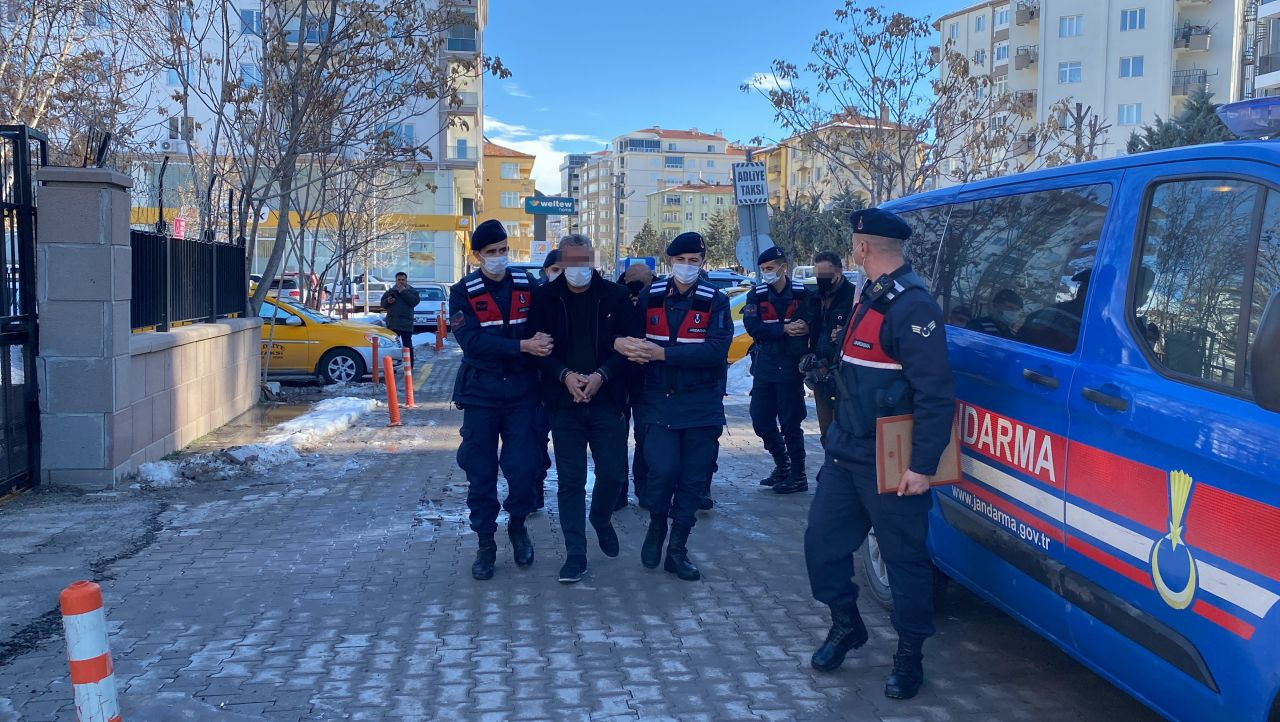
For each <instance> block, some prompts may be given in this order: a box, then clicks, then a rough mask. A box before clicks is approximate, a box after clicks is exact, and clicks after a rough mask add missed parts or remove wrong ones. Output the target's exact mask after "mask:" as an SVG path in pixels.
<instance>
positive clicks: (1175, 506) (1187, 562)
mask: <svg viewBox="0 0 1280 722" xmlns="http://www.w3.org/2000/svg"><path fill="white" fill-rule="evenodd" d="M1194 485H1195V480H1193V479H1192V478H1191V475H1190V474H1188V473H1186V472H1185V471H1171V472H1169V533H1168V534H1165V535H1164V536H1162V537H1160V538H1159V539H1156V542H1155V544H1152V545H1151V581H1152V582H1153V583H1154V584H1155V587H1156V592H1158V593H1159V594H1160V598H1161V599H1163V600H1164V602H1165V604H1168V605H1169V606H1171V607H1173V608H1174V609H1186V608H1187V607H1189V606H1191V599H1192V598H1193V597H1194V596H1195V595H1196V560H1195V558H1194V557H1192V556H1191V548H1190V547H1188V546H1187V543H1186V542H1185V541H1183V539H1182V536H1183V530H1184V526H1183V522H1184V520H1185V519H1186V517H1187V508H1188V507H1190V506H1191V503H1190V502H1191V491H1192V487H1193V486H1194ZM1162 549H1163V550H1164V560H1163V563H1162V562H1161V559H1160V553H1161V550H1162ZM1170 584H1172V585H1174V586H1181V587H1182V588H1181V589H1176V590H1175V589H1173V588H1171V587H1170Z"/></svg>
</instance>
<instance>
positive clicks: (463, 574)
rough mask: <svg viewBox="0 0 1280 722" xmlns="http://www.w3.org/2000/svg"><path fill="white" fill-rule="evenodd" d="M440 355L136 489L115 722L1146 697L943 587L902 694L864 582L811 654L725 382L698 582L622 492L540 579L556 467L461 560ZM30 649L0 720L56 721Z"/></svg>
mask: <svg viewBox="0 0 1280 722" xmlns="http://www.w3.org/2000/svg"><path fill="white" fill-rule="evenodd" d="M456 366H457V357H456V352H455V353H446V354H444V355H443V356H441V357H437V358H435V359H434V361H433V366H432V368H431V370H430V372H429V375H427V377H426V380H425V382H424V383H422V385H421V386H420V387H419V388H420V390H419V392H418V400H419V403H420V408H419V409H416V410H412V411H408V412H406V415H405V421H406V424H407V426H405V427H403V428H399V429H387V428H385V426H384V424H385V417H384V416H381V415H379V414H377V413H375V414H371V415H369V416H367V417H365V418H364V419H363V421H362V423H361V424H360V425H359V426H358V427H357V428H355V429H352V430H351V431H350V432H348V433H347V434H345V435H344V436H343V437H341V438H339V439H335V440H333V442H332V443H331V445H330V446H328V447H326V448H325V449H324V450H323V451H322V452H320V453H314V454H308V455H305V456H304V457H303V459H302V460H301V461H299V462H296V463H293V464H289V465H287V466H283V467H278V468H276V469H274V470H273V471H272V472H271V473H270V474H268V475H264V476H245V477H239V478H236V479H232V480H230V481H226V482H213V483H208V484H201V485H198V486H192V487H187V488H183V489H176V490H169V491H165V492H152V493H149V494H148V495H146V496H145V497H144V500H145V501H147V505H144V506H145V508H159V507H157V506H156V505H161V506H162V508H163V511H162V512H160V513H159V515H158V516H157V517H156V518H155V520H154V526H155V527H156V528H153V529H152V530H151V532H150V533H149V534H148V535H147V537H146V542H145V545H143V546H141V547H140V548H136V549H133V550H131V552H130V554H128V555H122V557H121V558H120V559H118V560H116V561H113V562H111V563H109V564H108V565H107V567H106V568H103V569H99V570H97V572H99V573H100V574H101V578H102V584H103V589H104V593H105V595H106V600H107V606H108V611H107V614H108V619H109V623H110V631H111V646H112V652H113V655H114V658H115V663H116V679H117V682H118V684H119V686H120V689H121V690H122V702H123V703H124V705H125V710H126V712H132V714H131V715H126V719H130V720H138V719H213V720H217V719H229V720H239V719H270V720H329V719H333V720H338V719H373V720H377V719H405V720H419V719H468V720H470V719H493V720H508V719H511V720H516V719H583V720H585V719H664V718H669V719H679V720H722V719H723V720H730V719H732V720H738V719H742V720H752V719H779V720H792V719H849V720H890V719H892V720H914V719H919V720H993V719H998V720H1034V721H1035V722H1047V721H1050V720H1117V719H1122V720H1134V719H1138V720H1141V719H1152V718H1153V716H1152V715H1151V713H1150V712H1148V711H1147V710H1146V709H1145V708H1143V707H1142V706H1141V705H1139V704H1138V703H1137V702H1135V701H1133V700H1132V699H1130V698H1129V697H1127V696H1126V695H1125V694H1123V693H1122V692H1120V691H1118V690H1117V689H1115V688H1114V687H1112V686H1111V685H1109V684H1108V683H1106V682H1105V681H1103V680H1101V679H1100V678H1098V677H1096V676H1095V675H1093V674H1092V673H1091V672H1089V671H1088V670H1086V669H1085V668H1083V667H1082V666H1080V665H1079V664H1077V663H1075V662H1074V661H1072V660H1071V659H1069V658H1068V657H1067V656H1066V655H1065V654H1063V653H1061V652H1059V651H1058V650H1057V649H1056V648H1054V647H1053V646H1052V645H1050V644H1048V643H1046V642H1044V641H1042V640H1041V639H1040V638H1039V637H1037V636H1035V635H1034V634H1033V633H1031V632H1029V631H1027V630H1026V629H1025V628H1023V627H1021V626H1020V625H1018V624H1017V623H1016V622H1013V621H1012V620H1010V619H1009V618H1008V617H1006V616H1005V615H1003V614H1002V613H1000V612H999V611H997V610H995V609H993V608H992V607H990V606H988V605H987V604H985V603H983V602H981V601H980V600H978V599H977V598H976V597H974V596H973V595H971V594H969V593H968V592H966V591H965V590H963V589H957V588H953V589H952V591H951V592H950V594H949V597H948V604H947V607H946V610H945V613H944V614H942V615H941V618H940V619H939V624H938V627H939V634H938V636H937V637H936V638H934V639H933V640H931V641H930V642H929V644H928V645H927V646H926V651H927V658H926V669H927V673H928V683H927V684H926V687H925V689H924V691H923V692H922V694H921V695H920V697H919V698H917V699H916V700H913V701H910V702H905V703H901V702H892V701H890V700H887V699H885V698H884V696H883V694H882V693H881V689H882V687H883V684H884V678H885V676H886V675H887V674H888V671H889V667H890V664H891V660H890V655H891V654H892V652H893V633H892V629H891V627H890V626H889V621H888V615H887V614H886V613H884V612H883V611H882V610H880V609H879V608H877V607H875V606H874V605H873V603H871V602H870V601H869V600H864V602H863V612H864V614H865V615H866V616H867V618H868V622H869V624H870V626H871V634H872V637H871V642H870V643H869V644H868V645H867V646H866V647H864V648H863V650H861V651H860V652H858V653H855V654H853V655H851V656H850V658H849V660H848V661H847V662H846V664H845V666H844V668H843V669H841V670H840V671H838V672H836V673H833V674H825V675H824V674H819V673H816V672H814V671H813V670H811V669H810V668H809V664H808V658H809V655H810V653H811V652H812V651H813V649H814V647H815V645H817V644H818V643H820V642H821V639H822V636H823V635H824V634H825V631H826V624H827V618H826V615H825V613H824V610H823V609H822V608H821V607H820V606H819V605H817V604H816V603H815V602H813V601H812V599H811V598H810V596H809V591H808V583H807V581H806V578H805V571H804V563H803V551H802V548H801V540H802V533H803V529H804V521H805V514H806V510H807V508H808V504H809V502H810V500H811V499H812V490H811V491H810V493H809V494H797V495H792V496H787V497H778V496H777V495H774V494H772V493H770V492H768V491H767V490H764V489H761V488H760V487H759V486H758V485H757V484H756V479H758V478H759V477H760V476H762V475H763V473H765V472H766V471H767V468H766V466H767V465H766V456H765V454H764V453H763V452H761V451H760V450H759V449H758V443H757V442H756V440H755V438H754V436H753V435H752V434H751V430H750V424H749V421H748V420H747V418H746V406H745V404H744V403H742V402H741V400H739V401H737V402H735V403H733V404H731V405H730V415H731V424H730V427H729V430H728V432H727V434H726V435H725V437H724V438H723V451H722V454H721V462H720V467H721V468H720V473H719V475H718V476H717V479H716V483H715V486H714V490H713V494H714V497H715V499H716V501H717V506H716V508H715V509H714V510H713V511H711V512H708V513H705V514H702V515H701V517H700V521H699V524H698V526H697V527H696V528H695V529H694V532H693V536H692V538H691V540H690V549H691V555H692V557H693V558H694V560H695V562H696V563H697V564H698V565H699V567H700V568H701V569H702V572H703V575H704V578H703V580H702V581H701V582H695V583H689V582H682V581H679V580H677V579H676V578H675V577H674V576H672V575H669V574H665V573H664V572H662V571H661V570H660V569H659V570H654V571H650V570H647V569H644V568H643V567H642V566H641V565H640V562H639V544H640V540H641V539H642V537H643V535H644V529H645V515H644V514H643V513H642V512H641V511H640V510H639V509H637V508H636V507H635V506H631V507H628V508H627V509H626V510H624V511H622V512H620V513H618V514H617V515H616V517H615V524H616V526H617V528H618V531H619V535H620V536H621V538H622V545H623V554H622V556H621V557H619V558H617V559H607V558H605V557H604V556H603V555H602V554H600V553H599V552H598V550H597V549H596V548H595V546H594V543H595V542H594V538H593V537H590V536H589V544H591V556H590V564H591V568H590V572H589V576H588V577H587V579H586V580H584V581H583V582H582V583H579V584H576V585H561V584H559V583H558V582H557V581H556V572H557V571H558V569H559V566H560V564H561V563H562V562H563V560H564V549H563V540H562V538H561V536H560V531H559V524H558V520H557V518H556V508H555V501H554V499H555V496H554V480H551V481H549V484H548V495H547V499H548V509H547V510H546V511H544V512H542V513H540V514H537V515H535V516H534V517H531V519H530V524H531V533H532V535H533V540H534V543H535V545H536V548H537V561H536V563H535V564H534V565H533V566H532V567H531V568H529V569H518V568H516V566H515V564H514V563H513V562H512V561H511V554H510V547H509V545H508V544H507V542H506V538H505V535H504V534H501V533H500V534H499V536H498V539H499V567H498V572H497V575H496V576H495V578H494V579H493V580H492V581H489V582H476V581H474V580H472V579H471V576H470V571H469V570H470V564H471V559H472V555H473V551H474V548H475V541H474V536H473V535H471V534H470V533H469V532H468V530H467V528H466V509H465V503H464V499H465V492H466V483H465V478H464V477H463V475H462V474H461V472H460V471H459V470H458V469H457V467H456V464H455V463H454V452H455V450H456V448H457V444H458V424H459V423H460V421H461V413H460V412H458V411H456V410H453V409H450V408H449V407H448V405H447V403H446V401H447V398H448V394H449V391H450V389H451V387H452V383H453V376H454V371H455V370H456ZM810 425H811V426H813V424H812V419H811V420H810ZM809 431H810V432H811V433H810V434H809V438H810V440H811V444H812V446H813V452H812V455H811V458H810V469H811V471H816V469H817V460H818V458H819V454H818V453H817V441H816V439H817V434H816V427H814V428H810V429H809ZM67 503H69V504H74V503H77V502H76V500H74V499H71V500H68V501H67ZM141 508H142V506H140V509H141ZM142 521H143V520H139V523H141V522H142ZM31 554H32V557H33V559H38V558H39V554H40V550H39V549H36V550H32V552H31ZM18 563H22V560H20V559H19V560H18ZM4 594H5V593H4V591H3V590H0V604H3V602H4V600H5V598H6V597H5V596H4ZM53 601H54V600H49V606H51V605H52V604H53ZM0 609H3V607H0ZM6 613H7V612H4V611H0V615H3V614H6ZM24 621H25V620H24ZM32 647H33V648H32V649H31V650H30V651H27V652H25V653H23V654H20V655H17V656H16V657H15V658H13V659H11V660H9V663H8V664H7V665H5V666H3V667H0V720H6V719H24V720H54V719H57V720H72V719H74V710H73V708H72V704H71V699H72V696H71V689H70V686H69V684H68V682H67V674H66V662H65V658H64V656H63V649H62V642H61V639H60V638H59V637H58V636H57V635H51V636H46V637H45V638H44V639H43V640H42V641H39V643H37V644H34V645H32Z"/></svg>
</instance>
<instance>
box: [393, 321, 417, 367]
mask: <svg viewBox="0 0 1280 722" xmlns="http://www.w3.org/2000/svg"><path fill="white" fill-rule="evenodd" d="M395 334H396V336H399V337H400V347H401V348H407V349H409V359H408V360H409V363H411V364H413V365H415V366H416V365H417V358H416V357H415V356H414V353H413V330H412V329H410V330H408V331H396V332H395Z"/></svg>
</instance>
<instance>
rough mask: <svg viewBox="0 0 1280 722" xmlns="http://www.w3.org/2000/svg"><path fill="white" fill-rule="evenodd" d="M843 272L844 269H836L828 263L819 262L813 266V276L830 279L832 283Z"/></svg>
mask: <svg viewBox="0 0 1280 722" xmlns="http://www.w3.org/2000/svg"><path fill="white" fill-rule="evenodd" d="M843 270H844V269H841V268H838V267H837V266H835V265H834V264H832V263H831V262H830V261H819V262H818V263H815V264H813V275H815V276H817V277H818V278H826V279H830V280H831V281H832V282H833V283H834V282H835V280H836V277H837V276H841V275H842V271H843Z"/></svg>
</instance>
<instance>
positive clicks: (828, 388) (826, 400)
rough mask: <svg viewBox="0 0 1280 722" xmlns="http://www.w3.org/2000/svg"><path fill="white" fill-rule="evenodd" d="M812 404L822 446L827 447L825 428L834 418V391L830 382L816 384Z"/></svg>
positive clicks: (828, 426) (827, 427)
mask: <svg viewBox="0 0 1280 722" xmlns="http://www.w3.org/2000/svg"><path fill="white" fill-rule="evenodd" d="M813 405H814V407H815V408H816V410H817V412H818V432H819V433H820V434H821V439H822V448H823V449H825V448H827V429H829V428H831V422H832V421H835V419H836V393H835V388H834V387H833V386H832V385H830V384H817V388H815V389H814V390H813Z"/></svg>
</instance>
